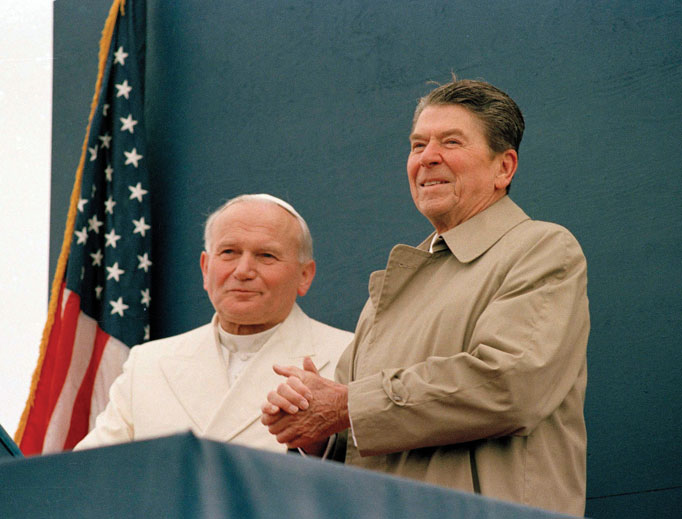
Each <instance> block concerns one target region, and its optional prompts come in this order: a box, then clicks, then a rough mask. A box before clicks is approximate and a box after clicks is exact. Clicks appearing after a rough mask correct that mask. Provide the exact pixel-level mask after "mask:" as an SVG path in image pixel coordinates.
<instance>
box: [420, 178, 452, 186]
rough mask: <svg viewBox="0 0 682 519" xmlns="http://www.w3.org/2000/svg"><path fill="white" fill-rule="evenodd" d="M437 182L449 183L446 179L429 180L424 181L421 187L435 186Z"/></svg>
mask: <svg viewBox="0 0 682 519" xmlns="http://www.w3.org/2000/svg"><path fill="white" fill-rule="evenodd" d="M438 184H449V182H447V181H446V180H429V181H428V182H424V183H423V184H422V187H429V186H437V185H438Z"/></svg>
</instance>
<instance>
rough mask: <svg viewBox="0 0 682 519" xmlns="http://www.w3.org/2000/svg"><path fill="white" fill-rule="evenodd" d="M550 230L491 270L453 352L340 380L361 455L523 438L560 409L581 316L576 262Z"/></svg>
mask: <svg viewBox="0 0 682 519" xmlns="http://www.w3.org/2000/svg"><path fill="white" fill-rule="evenodd" d="M554 227H555V229H554V231H553V232H546V233H544V234H543V235H541V236H538V237H534V240H536V241H530V242H529V244H528V247H527V248H526V249H525V250H524V251H523V252H521V253H520V254H519V256H518V257H517V258H514V260H513V263H512V265H511V266H510V267H509V269H508V270H506V271H505V272H501V273H499V274H494V275H498V276H500V279H499V280H494V281H495V282H498V281H499V288H497V289H496V290H495V293H494V294H493V297H492V298H491V300H490V302H489V303H488V304H487V306H486V307H485V308H484V309H483V311H482V312H481V313H480V315H479V316H478V317H477V319H476V321H475V323H474V324H473V332H472V333H471V337H470V340H469V341H468V342H467V343H466V344H464V345H453V351H457V352H458V353H455V354H454V355H452V356H450V357H428V358H426V359H425V360H424V361H423V362H419V363H417V364H414V365H411V366H408V367H404V368H391V369H381V370H379V371H377V372H376V373H375V374H374V375H370V376H367V377H364V378H361V379H359V380H356V381H352V382H351V383H350V385H349V409H350V410H351V414H352V416H351V420H352V423H353V430H354V434H355V438H356V440H357V444H358V445H357V446H358V449H359V451H360V454H361V455H363V456H367V455H375V454H385V453H390V452H398V451H405V450H410V449H416V448H420V447H430V446H439V445H450V444H456V443H462V442H469V441H474V440H480V439H484V438H496V437H502V436H508V435H519V436H526V435H529V434H530V433H531V432H532V431H533V429H534V428H535V427H536V426H537V425H538V423H540V422H541V421H542V420H545V419H546V418H547V417H548V416H550V415H551V414H552V413H554V412H555V410H556V409H557V408H558V407H559V406H560V405H561V404H562V401H564V399H565V398H566V397H567V394H568V393H569V391H570V390H571V388H572V387H574V386H575V385H576V384H578V383H579V382H578V379H579V373H580V372H581V369H582V368H583V367H584V363H585V350H586V344H587V335H588V333H589V313H588V303H587V295H586V283H587V281H586V264H585V258H584V256H583V254H582V251H581V249H580V246H579V245H578V243H577V241H576V240H575V238H573V236H572V235H571V234H570V233H569V232H568V231H566V230H565V229H563V228H561V227H559V226H554ZM536 238H537V239H536ZM452 318H453V319H457V318H458V314H457V309H453V311H452ZM398 325H404V324H398ZM414 325H419V323H414ZM377 340H380V339H377ZM375 346H376V345H375ZM401 346H402V347H414V348H419V347H420V345H416V344H415V345H401ZM384 347H386V345H384ZM583 389H584V388H583ZM376 431H381V434H376Z"/></svg>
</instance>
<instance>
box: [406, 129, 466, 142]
mask: <svg viewBox="0 0 682 519" xmlns="http://www.w3.org/2000/svg"><path fill="white" fill-rule="evenodd" d="M450 135H457V136H459V137H464V136H465V134H464V132H463V131H462V130H460V129H459V128H448V129H447V130H443V131H442V132H439V133H437V134H436V137H438V138H443V137H448V136H450ZM409 139H410V141H413V140H426V136H424V135H422V134H420V133H411V134H410V137H409Z"/></svg>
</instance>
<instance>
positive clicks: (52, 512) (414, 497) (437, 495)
mask: <svg viewBox="0 0 682 519" xmlns="http://www.w3.org/2000/svg"><path fill="white" fill-rule="evenodd" d="M5 459H7V460H8V461H2V462H0V517H1V518H3V519H10V518H18V517H22V518H23V517H31V518H34V517H50V518H52V519H58V518H62V517H64V518H67V517H68V518H78V517H93V518H105V517H107V518H108V517H126V518H127V517H145V518H147V517H162V518H169V519H170V518H220V517H226V518H227V517H229V518H277V519H282V518H289V517H292V518H297V519H299V518H300V519H305V518H316V519H318V518H327V517H334V518H336V517H349V518H351V517H352V518H363V517H372V518H376V517H385V518H391V519H398V518H410V519H413V518H417V517H418V518H434V519H435V518H438V519H443V518H444V517H459V518H467V519H470V518H471V519H477V518H481V519H482V518H486V519H511V518H514V519H518V518H532V519H542V518H549V517H558V515H557V514H552V513H549V512H545V511H542V510H538V509H532V508H526V507H523V506H519V505H515V504H511V503H504V502H501V501H496V500H492V499H487V498H484V497H481V496H477V495H472V494H467V493H462V492H456V491H452V490H448V489H445V488H441V487H436V486H432V485H426V484H423V483H419V482H416V481H411V480H407V479H403V478H397V477H393V476H387V475H384V474H378V473H374V472H370V471H366V470H361V469H356V468H353V467H347V466H344V465H342V464H340V463H336V462H322V461H320V460H318V459H309V458H303V457H301V456H294V455H284V454H275V453H270V452H264V451H257V450H253V449H248V448H245V447H240V446H238V445H230V444H223V443H219V442H214V441H209V440H203V439H198V438H196V437H195V436H194V435H192V434H191V433H185V434H179V435H174V436H169V437H165V438H159V439H155V440H148V441H140V442H133V443H128V444H122V445H115V446H111V447H104V448H100V449H92V450H88V451H81V452H68V453H62V454H54V455H45V456H36V457H29V458H24V459H10V458H5Z"/></svg>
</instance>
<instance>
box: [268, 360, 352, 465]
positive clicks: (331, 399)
mask: <svg viewBox="0 0 682 519" xmlns="http://www.w3.org/2000/svg"><path fill="white" fill-rule="evenodd" d="M273 369H274V370H275V373H277V374H278V375H282V376H284V377H287V380H286V382H283V383H282V384H280V385H279V386H278V387H277V390H276V391H271V392H270V393H268V401H267V402H266V403H265V404H263V405H262V407H261V411H262V415H261V422H262V423H263V425H265V426H267V427H268V430H269V431H270V433H271V434H274V435H275V436H276V438H277V441H278V442H279V443H286V444H287V446H288V447H290V448H292V447H301V448H303V449H305V450H306V451H308V452H310V451H313V452H317V451H319V450H320V448H321V447H322V446H323V445H324V444H325V443H326V441H327V438H329V436H331V435H332V434H334V433H337V432H339V431H342V430H344V429H347V428H348V427H349V426H350V421H349V418H348V387H347V386H345V385H343V384H338V383H336V382H334V381H333V380H329V379H326V378H324V377H321V376H320V375H319V373H318V371H317V369H316V368H315V364H314V363H313V361H312V360H311V359H310V358H308V357H306V358H305V359H304V360H303V369H301V368H297V367H295V366H286V367H284V366H277V365H275V366H273Z"/></svg>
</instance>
